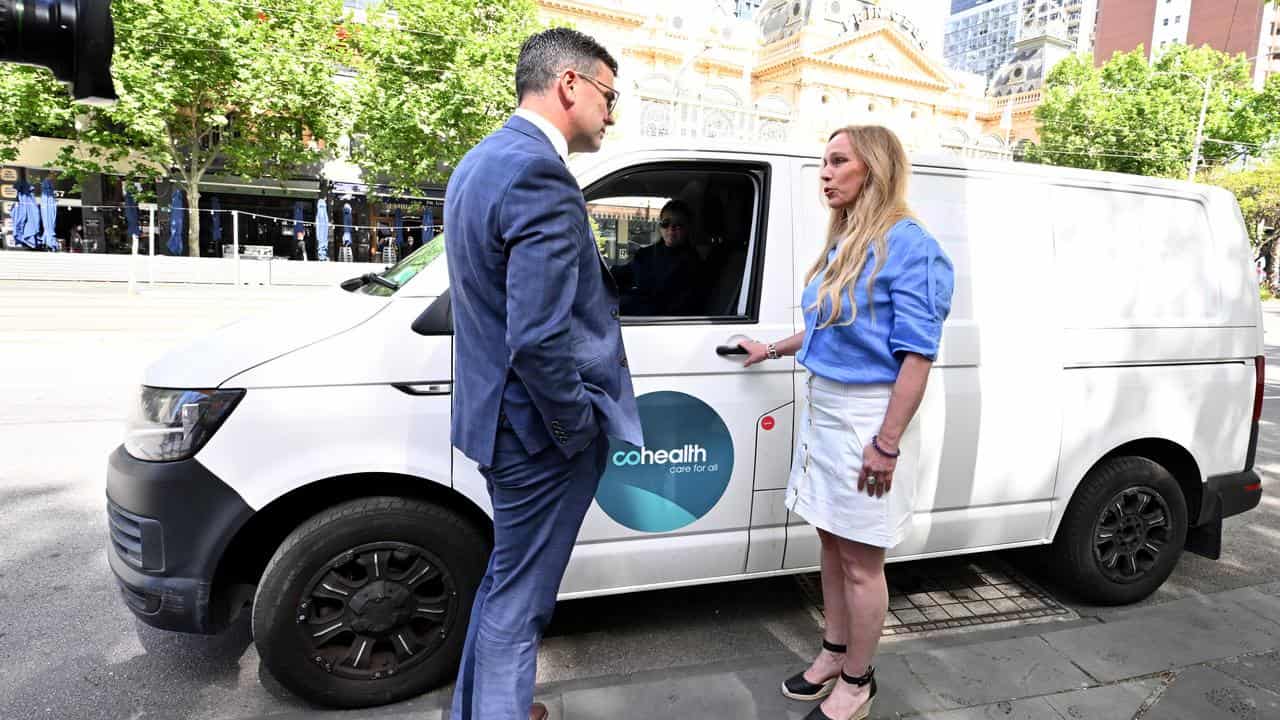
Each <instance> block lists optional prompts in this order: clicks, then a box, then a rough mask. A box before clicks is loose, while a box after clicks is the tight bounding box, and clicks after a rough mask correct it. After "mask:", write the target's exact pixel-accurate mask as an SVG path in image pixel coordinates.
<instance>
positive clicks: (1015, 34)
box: [943, 0, 1098, 80]
mask: <svg viewBox="0 0 1280 720" xmlns="http://www.w3.org/2000/svg"><path fill="white" fill-rule="evenodd" d="M1097 3H1098V0H952V3H951V12H952V14H951V18H950V19H949V20H948V21H947V30H946V35H945V38H944V41H943V57H944V58H946V60H947V64H949V65H950V66H951V67H954V68H957V69H959V70H967V71H969V72H975V73H978V74H980V75H983V76H985V77H986V78H987V79H988V80H990V79H991V78H992V76H993V75H995V72H996V70H998V69H999V68H1000V67H1001V66H1003V65H1004V64H1005V63H1007V62H1009V61H1010V60H1011V59H1013V56H1014V43H1016V42H1017V41H1018V40H1019V39H1023V38H1030V37H1037V36H1039V35H1041V34H1042V33H1043V30H1044V28H1045V27H1047V26H1049V25H1058V24H1061V25H1062V26H1063V27H1064V28H1065V33H1064V35H1065V37H1066V39H1067V40H1069V41H1070V42H1071V43H1072V46H1073V47H1074V49H1075V51H1076V52H1079V53H1085V52H1088V51H1089V50H1090V49H1091V48H1092V47H1093V32H1094V18H1095V17H1096V15H1097Z"/></svg>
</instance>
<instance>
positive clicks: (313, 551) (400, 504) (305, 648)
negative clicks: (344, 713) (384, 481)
mask: <svg viewBox="0 0 1280 720" xmlns="http://www.w3.org/2000/svg"><path fill="white" fill-rule="evenodd" d="M487 556H488V543H487V540H486V538H485V537H484V535H483V534H482V533H481V532H479V531H478V530H477V529H476V528H475V527H473V526H472V525H471V524H470V523H468V522H467V521H466V520H465V519H463V518H462V517H460V516H459V515H457V514H456V513H453V512H451V511H449V510H447V509H445V508H442V507H439V506H436V505H432V504H430V503H426V502H421V501H417V500H410V499H406V498H398V497H373V498H364V499H360V500H353V501H350V502H346V503H342V504H340V505H337V506H334V507H332V508H329V509H328V510H325V511H324V512H321V513H320V514H318V515H316V516H314V517H312V518H311V519H310V520H308V521H306V522H305V523H303V524H302V525H301V526H300V527H298V529H296V530H294V531H293V533H291V534H290V535H289V537H287V538H285V541H284V542H283V543H281V545H280V548H279V549H278V550H277V551H276V553H275V555H274V556H273V557H272V558H271V561H270V563H268V564H267V568H266V570H265V571H264V572H263V575H262V579H261V581H260V582H259V583H258V590H257V594H256V595H255V597H254V602H253V636H254V644H255V645H256V646H257V648H258V655H259V656H260V657H261V658H262V664H263V665H264V666H265V667H266V668H267V670H269V671H270V672H271V675H272V676H273V677H275V678H276V680H278V681H279V682H280V684H281V685H283V686H285V687H286V688H288V689H289V690H290V691H292V692H293V693H295V694H297V695H299V696H300V697H302V698H303V699H305V700H307V701H309V702H312V703H315V704H319V705H328V706H333V707H367V706H371V705H381V704H385V703H390V702H396V701H399V700H404V699H406V698H409V697H413V696H415V695H419V694H421V693H423V692H426V691H427V690H430V689H432V688H434V687H438V686H440V685H443V684H445V683H447V682H450V681H452V680H453V676H454V673H455V671H456V669H457V665H458V659H459V657H460V656H461V654H462V644H463V640H464V638H465V635H466V628H467V620H468V617H469V615H470V613H471V602H472V600H473V599H474V597H475V589H476V588H477V587H478V586H479V584H480V578H481V576H482V575H483V574H484V566H485V562H486V559H487Z"/></svg>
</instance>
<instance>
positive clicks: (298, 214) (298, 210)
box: [293, 200, 307, 237]
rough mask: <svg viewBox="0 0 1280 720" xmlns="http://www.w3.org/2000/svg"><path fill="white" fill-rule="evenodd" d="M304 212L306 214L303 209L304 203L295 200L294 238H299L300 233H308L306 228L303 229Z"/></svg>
mask: <svg viewBox="0 0 1280 720" xmlns="http://www.w3.org/2000/svg"><path fill="white" fill-rule="evenodd" d="M303 212H304V210H303V209H302V201H301V200H295V201H294V203H293V236H294V237H298V233H300V232H306V231H307V230H306V228H305V227H303V225H302V222H303V216H302V214H303Z"/></svg>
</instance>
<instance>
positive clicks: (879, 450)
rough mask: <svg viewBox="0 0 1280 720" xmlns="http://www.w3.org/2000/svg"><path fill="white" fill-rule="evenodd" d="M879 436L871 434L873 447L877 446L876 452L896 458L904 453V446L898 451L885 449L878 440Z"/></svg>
mask: <svg viewBox="0 0 1280 720" xmlns="http://www.w3.org/2000/svg"><path fill="white" fill-rule="evenodd" d="M879 437H880V436H879V435H872V436H871V447H873V448H875V449H876V452H878V453H880V454H881V455H883V456H885V457H887V458H893V459H895V460H896V459H897V458H898V456H899V455H901V454H902V448H898V452H889V451H888V450H885V449H884V448H882V447H880V443H879V442H878V441H877V440H876V439H877V438H879Z"/></svg>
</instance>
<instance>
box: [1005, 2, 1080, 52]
mask: <svg viewBox="0 0 1280 720" xmlns="http://www.w3.org/2000/svg"><path fill="white" fill-rule="evenodd" d="M1019 2H1020V4H1021V10H1020V17H1019V20H1018V23H1019V25H1018V33H1019V37H1022V38H1027V37H1032V36H1035V35H1038V34H1039V33H1040V31H1041V30H1042V29H1043V28H1044V27H1045V26H1047V25H1051V24H1054V23H1056V22H1058V21H1061V22H1062V24H1063V25H1065V26H1066V28H1067V35H1066V36H1067V39H1069V40H1070V41H1071V42H1073V43H1075V49H1076V52H1077V53H1080V54H1084V53H1087V52H1089V51H1090V50H1092V49H1093V34H1094V20H1095V19H1096V17H1097V14H1098V2H1099V0H1019Z"/></svg>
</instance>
